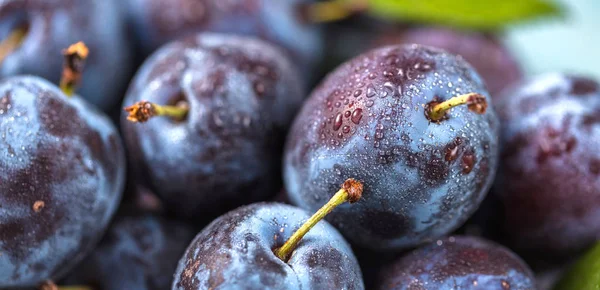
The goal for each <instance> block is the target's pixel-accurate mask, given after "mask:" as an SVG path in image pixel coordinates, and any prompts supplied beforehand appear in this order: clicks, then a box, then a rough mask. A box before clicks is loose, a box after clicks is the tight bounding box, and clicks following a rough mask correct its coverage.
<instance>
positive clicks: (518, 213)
mask: <svg viewBox="0 0 600 290" xmlns="http://www.w3.org/2000/svg"><path fill="white" fill-rule="evenodd" d="M497 108H498V114H499V117H500V121H501V124H502V131H501V139H502V148H503V150H502V154H501V156H502V162H501V163H500V170H499V171H498V173H499V174H498V178H497V181H496V183H495V186H494V193H495V194H496V196H497V197H498V199H499V200H500V201H501V202H502V205H503V208H504V215H505V218H504V219H503V220H502V221H501V222H502V223H503V229H504V231H505V232H506V235H507V237H508V239H507V240H508V243H510V244H511V246H513V247H515V248H516V249H518V250H520V251H524V252H527V253H530V254H532V255H544V256H555V257H557V256H569V255H572V254H573V253H577V252H579V251H581V250H584V249H585V248H586V247H588V246H590V245H591V244H592V243H594V242H595V241H597V240H598V239H600V234H599V233H600V222H598V217H599V216H600V199H599V196H600V153H598V152H597V150H593V149H594V148H598V147H599V146H600V141H599V140H600V118H599V117H598V116H600V114H599V113H600V89H599V85H598V83H597V82H596V81H594V80H592V79H589V78H585V77H579V76H569V75H565V74H560V73H550V74H545V75H540V76H537V77H534V78H532V79H530V80H527V81H523V82H522V83H520V84H517V85H516V86H514V87H513V88H512V89H510V90H508V91H506V92H505V96H504V97H502V98H501V99H500V100H499V101H498V103H497Z"/></svg>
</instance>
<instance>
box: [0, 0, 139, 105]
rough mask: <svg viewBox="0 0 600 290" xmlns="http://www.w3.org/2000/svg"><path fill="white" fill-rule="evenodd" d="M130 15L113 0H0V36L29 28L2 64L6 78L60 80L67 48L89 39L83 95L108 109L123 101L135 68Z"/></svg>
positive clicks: (5, 36)
mask: <svg viewBox="0 0 600 290" xmlns="http://www.w3.org/2000/svg"><path fill="white" fill-rule="evenodd" d="M123 16H124V15H122V13H120V10H119V8H118V6H117V1H113V0H110V1H109V0H94V1H76V0H45V1H44V0H8V1H2V2H0V19H1V21H0V37H1V38H2V39H8V38H9V35H11V31H13V32H14V31H19V30H20V31H23V32H24V34H23V35H22V37H20V41H19V42H18V46H17V47H16V48H14V50H12V51H11V52H10V53H9V54H8V55H6V57H4V58H3V59H2V60H0V61H1V63H0V77H3V78H4V77H7V76H13V75H20V74H32V75H37V76H41V77H43V78H45V79H47V80H49V81H51V82H52V83H58V80H59V78H60V76H61V71H62V59H61V58H60V57H57V56H59V55H60V53H61V51H62V49H63V48H65V47H67V46H68V45H70V44H71V43H74V42H76V41H84V42H85V43H86V44H87V45H88V46H89V47H90V50H91V51H92V53H91V54H90V56H89V58H88V60H87V67H86V72H85V73H84V75H83V85H82V87H81V89H80V90H79V92H80V95H81V96H82V97H83V98H85V99H86V100H88V101H89V102H91V103H92V104H94V105H96V106H98V107H100V108H102V109H104V110H106V109H109V108H111V107H113V106H115V105H117V104H118V103H120V101H121V98H122V93H123V91H124V89H125V88H126V86H127V80H128V78H129V76H130V74H131V71H132V64H131V63H130V58H131V56H130V54H131V52H130V49H131V47H130V43H129V39H128V38H127V37H126V34H125V22H124V17H123Z"/></svg>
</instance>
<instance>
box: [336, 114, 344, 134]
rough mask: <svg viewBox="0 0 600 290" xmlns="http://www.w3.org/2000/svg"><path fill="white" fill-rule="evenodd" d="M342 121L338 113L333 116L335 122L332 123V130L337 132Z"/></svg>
mask: <svg viewBox="0 0 600 290" xmlns="http://www.w3.org/2000/svg"><path fill="white" fill-rule="evenodd" d="M343 121H344V120H343V119H342V113H338V114H337V115H336V116H335V121H334V122H333V130H334V131H337V130H339V129H340V127H342V123H343Z"/></svg>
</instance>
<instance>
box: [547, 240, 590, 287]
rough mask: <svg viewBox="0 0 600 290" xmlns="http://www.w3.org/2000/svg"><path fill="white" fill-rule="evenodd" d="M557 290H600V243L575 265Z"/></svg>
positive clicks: (559, 283)
mask: <svg viewBox="0 0 600 290" xmlns="http://www.w3.org/2000/svg"><path fill="white" fill-rule="evenodd" d="M554 289H555V290H575V289H576V290H598V289H600V243H598V244H596V246H594V247H593V248H592V249H591V250H590V251H589V252H587V253H586V254H585V255H584V256H583V257H581V258H580V259H579V261H577V263H575V265H573V267H572V268H571V269H570V270H569V271H568V272H567V273H566V274H565V275H564V276H563V277H562V279H561V280H560V282H558V284H557V285H556V287H555V288H554Z"/></svg>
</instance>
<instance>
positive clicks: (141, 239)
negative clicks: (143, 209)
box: [61, 214, 195, 290]
mask: <svg viewBox="0 0 600 290" xmlns="http://www.w3.org/2000/svg"><path fill="white" fill-rule="evenodd" d="M194 235H195V232H194V231H193V229H192V228H190V227H189V226H188V225H186V224H183V223H181V222H177V221H172V220H168V219H164V218H160V217H155V216H152V215H149V214H141V215H140V214H138V215H127V216H121V217H119V218H118V219H117V221H115V223H114V224H112V225H111V227H110V228H109V230H108V232H107V234H106V236H104V238H103V239H102V241H101V242H100V245H99V246H98V248H96V249H95V250H94V251H93V252H92V254H90V255H89V256H88V257H87V258H86V259H84V260H83V262H82V263H81V264H80V265H79V267H77V269H76V270H75V271H73V272H72V273H71V274H70V275H69V277H68V278H67V279H65V280H64V282H63V283H61V284H65V285H69V284H71V285H87V286H91V287H93V289H102V290H124V289H127V290H164V289H169V287H170V286H171V283H172V281H173V273H175V268H176V267H177V262H178V261H179V258H181V255H182V254H183V252H184V251H185V248H186V247H187V245H188V244H189V243H190V241H191V240H192V239H193V238H194Z"/></svg>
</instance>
